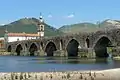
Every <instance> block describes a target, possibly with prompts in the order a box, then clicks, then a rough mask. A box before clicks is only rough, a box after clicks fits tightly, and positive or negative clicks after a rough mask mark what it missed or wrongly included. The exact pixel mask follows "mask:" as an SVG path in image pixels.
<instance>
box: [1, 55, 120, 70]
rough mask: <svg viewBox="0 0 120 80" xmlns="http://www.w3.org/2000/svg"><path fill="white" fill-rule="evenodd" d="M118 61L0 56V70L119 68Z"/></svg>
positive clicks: (119, 62) (119, 63)
mask: <svg viewBox="0 0 120 80" xmlns="http://www.w3.org/2000/svg"><path fill="white" fill-rule="evenodd" d="M119 67H120V61H119V60H112V59H111V58H107V59H81V58H67V57H66V58H65V57H24V56H0V72H38V71H39V72H43V71H44V72H46V71H68V70H71V71H72V70H103V69H111V68H119Z"/></svg>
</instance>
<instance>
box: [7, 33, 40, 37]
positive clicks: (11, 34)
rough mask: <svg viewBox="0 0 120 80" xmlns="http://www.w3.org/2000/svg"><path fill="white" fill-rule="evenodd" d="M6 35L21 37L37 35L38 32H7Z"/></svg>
mask: <svg viewBox="0 0 120 80" xmlns="http://www.w3.org/2000/svg"><path fill="white" fill-rule="evenodd" d="M8 36H21V37H38V36H39V35H38V34H28V33H8Z"/></svg>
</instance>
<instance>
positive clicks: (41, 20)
mask: <svg viewBox="0 0 120 80" xmlns="http://www.w3.org/2000/svg"><path fill="white" fill-rule="evenodd" d="M39 19H40V22H41V23H42V22H44V20H43V16H42V13H41V12H40V17H39Z"/></svg>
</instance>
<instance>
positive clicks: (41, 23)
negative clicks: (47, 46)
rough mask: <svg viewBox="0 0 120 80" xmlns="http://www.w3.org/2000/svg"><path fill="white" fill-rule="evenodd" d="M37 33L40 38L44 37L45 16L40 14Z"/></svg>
mask: <svg viewBox="0 0 120 80" xmlns="http://www.w3.org/2000/svg"><path fill="white" fill-rule="evenodd" d="M37 33H38V35H39V38H42V37H44V20H43V16H42V15H41V13H40V17H39V24H38V29H37Z"/></svg>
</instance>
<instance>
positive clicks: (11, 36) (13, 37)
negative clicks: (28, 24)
mask: <svg viewBox="0 0 120 80" xmlns="http://www.w3.org/2000/svg"><path fill="white" fill-rule="evenodd" d="M37 37H39V35H38V34H28V33H8V34H7V38H8V40H7V42H14V41H22V40H30V39H37Z"/></svg>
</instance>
